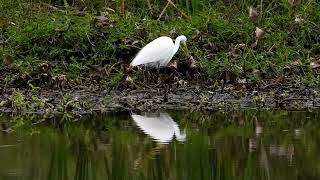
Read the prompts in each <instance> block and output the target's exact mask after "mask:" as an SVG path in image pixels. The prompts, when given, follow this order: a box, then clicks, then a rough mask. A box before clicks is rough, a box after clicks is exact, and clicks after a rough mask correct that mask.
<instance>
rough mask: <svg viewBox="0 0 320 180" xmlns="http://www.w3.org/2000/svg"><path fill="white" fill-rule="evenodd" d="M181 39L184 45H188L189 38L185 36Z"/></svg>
mask: <svg viewBox="0 0 320 180" xmlns="http://www.w3.org/2000/svg"><path fill="white" fill-rule="evenodd" d="M179 38H180V42H181V43H182V44H184V45H186V42H187V37H186V36H184V35H182V36H179Z"/></svg>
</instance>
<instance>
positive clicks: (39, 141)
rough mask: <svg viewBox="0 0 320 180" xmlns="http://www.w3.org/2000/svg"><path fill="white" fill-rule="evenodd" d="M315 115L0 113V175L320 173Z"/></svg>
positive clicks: (95, 178)
mask: <svg viewBox="0 0 320 180" xmlns="http://www.w3.org/2000/svg"><path fill="white" fill-rule="evenodd" d="M319 115H320V114H319V113H318V112H285V111H277V112H271V111H254V110H250V111H241V112H233V113H203V112H161V113H159V112H156V113H140V114H131V115H130V114H127V113H117V114H104V115H92V116H87V117H83V118H81V119H75V118H73V117H72V116H68V115H64V116H61V117H54V118H53V117H51V118H47V120H46V121H43V118H42V117H38V116H27V117H25V116H9V115H7V114H1V115H0V122H1V129H2V132H0V157H1V161H0V179H6V180H16V179H21V180H22V179H23V180H35V179H41V180H42V179H49V180H50V179H61V180H62V179H63V180H67V179H77V180H78V179H80V180H81V179H90V180H91V179H92V180H100V179H101V180H102V179H104V180H105V179H113V180H115V179H148V180H154V179H244V180H250V179H252V180H256V179H273V180H274V179H320V163H319V162H320V161H319V160H320V156H319V155H318V152H320V133H319V127H320V123H319ZM42 121H43V122H42ZM318 143H319V144H318ZM318 158H319V160H318ZM318 163H319V164H318Z"/></svg>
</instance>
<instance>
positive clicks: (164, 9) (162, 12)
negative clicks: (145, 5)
mask: <svg viewBox="0 0 320 180" xmlns="http://www.w3.org/2000/svg"><path fill="white" fill-rule="evenodd" d="M169 4H170V3H169V2H168V3H167V4H166V6H165V7H164V8H163V10H162V11H161V13H160V15H159V17H158V20H159V19H160V18H161V17H162V15H163V14H164V12H165V11H166V9H167V8H168V6H169Z"/></svg>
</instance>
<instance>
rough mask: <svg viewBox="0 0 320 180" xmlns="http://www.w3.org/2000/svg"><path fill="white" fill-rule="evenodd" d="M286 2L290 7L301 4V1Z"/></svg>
mask: <svg viewBox="0 0 320 180" xmlns="http://www.w3.org/2000/svg"><path fill="white" fill-rule="evenodd" d="M288 2H289V4H290V5H291V6H296V5H299V4H300V3H301V0H288Z"/></svg>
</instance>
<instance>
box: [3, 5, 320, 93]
mask: <svg viewBox="0 0 320 180" xmlns="http://www.w3.org/2000/svg"><path fill="white" fill-rule="evenodd" d="M170 2H171V3H170ZM0 4H1V6H0V28H1V31H0V45H1V48H0V55H1V57H0V58H1V59H2V60H1V63H0V71H1V72H4V73H1V74H0V82H2V83H1V84H3V86H1V87H0V88H6V87H7V86H13V87H23V88H25V87H28V88H32V87H51V88H52V87H54V88H64V87H72V86H74V85H79V84H81V85H83V84H84V85H85V84H86V83H87V84H88V83H90V84H96V85H103V86H105V87H107V88H113V87H118V86H117V85H118V84H119V83H121V82H123V81H125V79H126V78H125V77H126V76H132V77H134V80H135V81H140V80H141V81H142V79H143V78H142V73H140V72H139V71H135V72H132V71H128V64H129V63H130V61H131V59H132V58H133V57H134V55H135V54H136V53H137V52H138V50H139V48H141V47H142V46H143V45H145V44H146V43H148V42H150V41H151V40H153V39H155V38H156V37H158V36H161V35H167V36H171V37H172V38H175V37H176V36H177V35H180V34H184V35H186V36H187V37H188V42H187V44H188V48H189V51H190V55H191V56H192V57H193V59H194V60H195V62H196V66H192V67H191V66H190V67H189V64H190V57H189V55H188V54H187V53H185V52H183V51H179V52H178V54H177V56H175V57H174V59H175V60H178V73H180V76H179V78H180V79H183V80H185V81H191V80H194V81H195V82H203V81H205V82H209V83H211V84H212V83H214V81H217V82H220V81H221V80H223V81H224V82H225V83H234V82H241V83H245V84H246V83H250V84H252V83H253V84H266V83H267V82H269V81H271V82H273V83H281V82H283V81H285V80H292V81H291V82H293V83H304V84H307V85H311V86H313V87H316V86H317V85H318V84H319V78H320V76H318V67H319V54H320V43H319V41H320V36H319V34H320V26H319V23H318V22H320V4H319V3H317V1H316V0H308V1H302V2H301V1H291V0H289V1H287V0H282V1H274V0H264V1H263V0H261V1H259V2H258V1H253V0H246V1H226V0H217V1H209V0H196V1H195V0H179V1H168V2H165V1H159V0H153V1H151V0H145V1H142V2H141V1H134V0H133V1H124V0H118V1H110V2H106V1H102V0H94V1H87V0H85V1H77V0H76V1H69V0H37V1H26V0H17V1H13V0H0ZM250 7H255V8H254V10H255V11H256V12H257V14H256V15H255V16H254V15H253V16H252V14H250V16H249V8H250ZM257 27H259V28H260V29H261V31H262V32H263V33H261V34H260V35H258V36H257V32H256V34H255V31H257ZM195 67H196V68H195ZM194 69H195V70H194ZM190 74H191V75H190ZM207 77H209V79H208V78H207ZM173 79H174V78H173Z"/></svg>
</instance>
